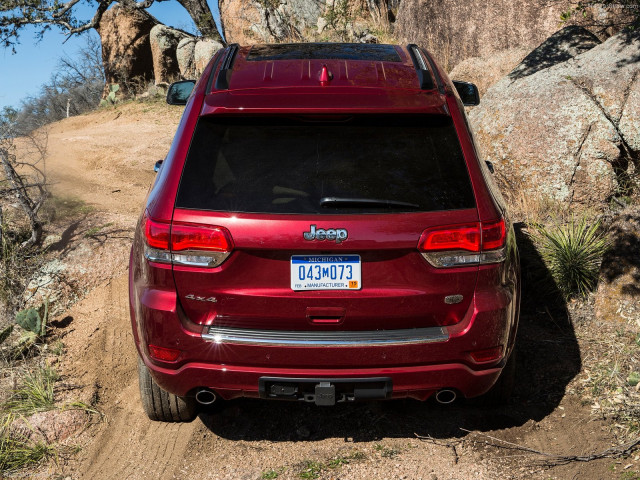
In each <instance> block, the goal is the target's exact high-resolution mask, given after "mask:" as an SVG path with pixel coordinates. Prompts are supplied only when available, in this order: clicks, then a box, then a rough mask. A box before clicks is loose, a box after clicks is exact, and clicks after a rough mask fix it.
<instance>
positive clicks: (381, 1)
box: [367, 0, 389, 27]
mask: <svg viewBox="0 0 640 480" xmlns="http://www.w3.org/2000/svg"><path fill="white" fill-rule="evenodd" d="M367 4H368V6H369V13H370V14H371V18H372V19H373V21H374V22H376V23H377V24H378V25H381V26H383V27H386V26H388V25H389V0H367Z"/></svg>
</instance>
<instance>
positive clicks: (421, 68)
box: [407, 43, 444, 93]
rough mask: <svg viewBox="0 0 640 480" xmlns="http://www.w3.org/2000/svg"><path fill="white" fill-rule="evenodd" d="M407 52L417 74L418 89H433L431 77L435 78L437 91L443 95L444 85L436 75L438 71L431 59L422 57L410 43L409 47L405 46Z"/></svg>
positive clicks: (417, 48)
mask: <svg viewBox="0 0 640 480" xmlns="http://www.w3.org/2000/svg"><path fill="white" fill-rule="evenodd" d="M407 50H409V56H410V57H411V60H412V61H413V66H414V67H415V69H416V73H417V74H418V83H419V84H420V88H421V89H422V90H432V89H434V88H435V85H434V84H433V77H435V79H436V82H437V84H438V91H439V92H440V93H444V85H443V84H442V81H441V79H440V76H439V75H438V71H437V70H436V66H435V65H434V63H433V60H432V59H431V57H430V56H429V55H425V56H423V55H422V54H421V53H420V49H419V47H418V46H417V45H416V44H414V43H410V44H409V45H407ZM425 57H426V60H427V62H428V63H429V67H430V68H431V72H433V77H432V76H431V72H430V71H429V69H428V68H427V64H426V63H425Z"/></svg>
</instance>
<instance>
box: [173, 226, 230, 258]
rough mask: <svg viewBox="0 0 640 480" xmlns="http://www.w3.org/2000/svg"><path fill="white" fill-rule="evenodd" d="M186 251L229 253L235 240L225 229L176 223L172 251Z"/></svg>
mask: <svg viewBox="0 0 640 480" xmlns="http://www.w3.org/2000/svg"><path fill="white" fill-rule="evenodd" d="M185 250H197V251H209V252H211V251H213V252H229V251H231V250H233V240H231V235H230V234H229V231H228V230H227V229H226V228H224V227H211V226H208V225H193V224H181V223H174V224H173V227H172V228H171V251H173V252H180V251H185Z"/></svg>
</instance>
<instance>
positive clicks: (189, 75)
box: [176, 37, 197, 79]
mask: <svg viewBox="0 0 640 480" xmlns="http://www.w3.org/2000/svg"><path fill="white" fill-rule="evenodd" d="M196 42H197V39H195V38H193V37H189V38H183V39H182V40H180V42H179V43H178V46H177V47H176V59H177V60H178V68H179V69H180V75H181V76H182V78H185V79H195V78H196V63H195V53H196Z"/></svg>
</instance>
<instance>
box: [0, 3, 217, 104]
mask: <svg viewBox="0 0 640 480" xmlns="http://www.w3.org/2000/svg"><path fill="white" fill-rule="evenodd" d="M208 3H209V5H210V6H211V9H212V11H213V12H214V16H216V17H217V2H215V1H209V2H208ZM76 11H77V12H78V16H79V17H80V18H87V19H88V18H91V16H92V15H93V10H91V9H90V8H88V7H87V6H86V5H80V8H79V9H77V10H76ZM148 12H149V13H151V15H153V16H154V17H156V18H157V19H158V20H160V21H161V22H162V23H164V24H166V25H171V26H173V27H178V28H181V29H183V30H185V31H187V32H192V33H195V31H196V29H195V25H194V24H193V21H192V20H191V17H189V14H188V13H187V11H186V10H185V9H184V8H182V6H180V4H179V3H178V2H175V1H164V2H160V3H154V4H153V5H152V6H151V8H149V10H148ZM216 20H217V19H216ZM35 31H36V30H35V29H33V28H30V27H29V28H25V29H24V30H23V32H22V34H21V35H20V44H19V45H17V46H16V52H17V53H15V54H12V53H11V49H2V48H0V109H2V108H3V107H5V106H8V105H11V106H13V107H16V108H17V107H19V106H20V100H22V99H23V98H25V97H27V96H29V95H36V94H37V93H38V91H39V89H40V85H42V84H43V83H45V82H47V81H48V80H49V77H50V76H51V74H52V73H53V71H54V70H55V67H56V65H57V64H58V60H59V59H60V58H61V57H63V56H65V55H66V56H69V57H73V56H74V55H75V53H76V52H77V51H78V49H79V48H81V47H82V46H83V45H84V44H85V42H86V37H85V36H84V35H87V34H88V35H95V36H96V37H98V34H97V33H96V32H95V30H91V31H90V32H88V33H87V34H84V35H81V36H75V37H71V38H70V39H69V40H68V41H67V42H66V43H64V44H63V42H64V40H65V39H66V36H65V35H64V34H63V33H61V32H60V31H59V30H57V29H52V30H51V31H49V32H47V33H46V34H45V36H44V38H43V39H42V41H40V42H39V43H37V42H36V40H35V39H34V33H35Z"/></svg>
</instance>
